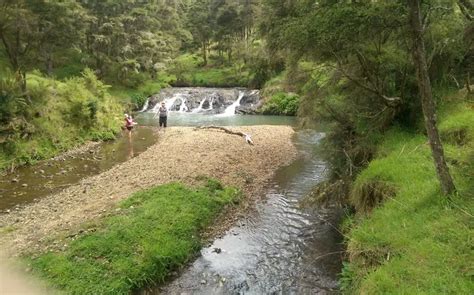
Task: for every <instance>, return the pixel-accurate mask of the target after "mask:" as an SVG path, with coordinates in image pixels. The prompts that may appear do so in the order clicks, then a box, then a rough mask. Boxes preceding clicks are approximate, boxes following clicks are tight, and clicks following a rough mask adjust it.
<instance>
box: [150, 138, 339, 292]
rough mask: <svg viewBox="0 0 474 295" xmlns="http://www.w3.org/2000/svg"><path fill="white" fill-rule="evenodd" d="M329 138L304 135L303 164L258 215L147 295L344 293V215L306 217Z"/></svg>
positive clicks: (277, 185)
mask: <svg viewBox="0 0 474 295" xmlns="http://www.w3.org/2000/svg"><path fill="white" fill-rule="evenodd" d="M322 136H323V134H322V133H318V132H315V131H299V132H298V133H297V134H296V136H295V144H296V145H297V147H298V150H299V153H300V158H299V159H298V160H296V161H295V162H293V163H292V164H291V165H289V166H287V167H284V168H282V169H280V170H279V171H278V172H277V173H276V175H275V177H274V178H273V179H272V181H271V188H270V190H269V191H268V192H267V193H266V196H265V198H264V199H263V201H261V202H259V203H258V204H257V206H256V208H255V210H254V211H253V212H251V213H250V214H249V215H248V216H246V217H245V218H242V219H241V220H239V221H238V223H237V224H236V225H235V226H234V227H232V228H231V229H230V230H229V231H228V232H227V233H226V234H225V235H224V236H223V237H221V238H218V239H216V240H215V241H214V242H213V243H212V245H210V246H208V247H206V248H203V249H202V250H201V256H200V257H199V258H198V259H197V260H196V261H195V262H194V263H192V264H191V265H190V266H189V267H188V268H187V269H185V270H184V272H183V273H182V274H181V275H180V276H179V277H177V278H176V279H175V280H174V281H172V282H171V283H170V284H169V285H168V286H166V287H164V288H156V289H151V290H145V291H142V294H161V293H164V294H331V293H336V292H337V289H338V284H337V274H338V273H339V272H340V268H341V254H340V253H341V246H340V241H341V237H340V235H339V233H338V231H337V230H336V227H335V226H334V225H336V224H337V223H338V219H339V216H338V212H337V210H335V209H324V210H323V209H320V210H319V211H317V212H314V211H313V212H305V211H304V210H302V209H300V207H299V200H300V199H301V198H302V197H304V196H305V195H306V194H307V193H308V192H309V191H310V190H311V188H312V187H313V186H314V185H315V184H317V183H318V182H320V181H321V180H323V179H324V175H325V169H326V166H325V164H324V162H322V161H321V159H320V158H319V157H318V156H317V154H316V153H315V152H314V150H313V149H314V146H315V145H316V144H317V142H318V141H319V140H320V139H321V138H322Z"/></svg>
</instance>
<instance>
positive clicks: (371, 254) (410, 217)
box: [342, 101, 474, 294]
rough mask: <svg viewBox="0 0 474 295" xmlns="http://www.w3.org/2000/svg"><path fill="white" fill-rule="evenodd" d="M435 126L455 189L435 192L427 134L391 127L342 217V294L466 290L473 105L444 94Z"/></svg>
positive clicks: (473, 193)
mask: <svg viewBox="0 0 474 295" xmlns="http://www.w3.org/2000/svg"><path fill="white" fill-rule="evenodd" d="M439 127H440V131H441V135H442V139H443V142H444V144H445V151H446V154H447V155H446V156H447V161H448V163H449V165H450V169H451V172H452V174H453V176H454V178H455V182H456V185H457V188H458V194H457V195H455V196H453V197H452V201H448V200H447V198H446V197H444V196H443V195H442V194H441V191H440V186H439V182H438V180H437V177H436V174H435V169H434V165H433V160H432V157H431V152H430V149H429V146H428V144H427V138H426V136H425V135H423V134H419V133H412V132H409V131H405V130H401V129H399V128H394V129H392V130H391V131H390V132H388V133H387V134H386V135H385V137H384V138H385V140H384V141H383V143H382V144H380V145H379V147H378V150H377V154H376V158H375V159H374V160H373V161H372V162H371V163H370V164H369V166H368V167H367V168H366V169H365V170H363V171H362V173H361V174H360V175H358V177H357V179H356V181H355V183H354V184H353V188H352V190H351V202H352V204H353V205H354V206H355V207H356V208H357V209H358V212H359V213H358V214H357V215H356V216H354V217H353V218H351V219H350V220H347V222H346V229H347V245H348V249H347V252H348V256H349V261H348V263H347V264H345V267H344V269H343V275H342V287H343V290H344V291H345V292H346V293H348V294H471V293H472V290H474V283H473V280H472V275H473V273H474V268H473V265H472V261H473V259H474V253H473V251H472V239H473V237H474V230H473V227H472V222H473V214H474V112H473V105H472V103H469V102H459V101H458V102H452V101H448V102H447V103H446V105H445V106H444V107H443V108H442V110H441V116H440V124H439Z"/></svg>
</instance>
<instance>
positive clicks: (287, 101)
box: [261, 92, 299, 116]
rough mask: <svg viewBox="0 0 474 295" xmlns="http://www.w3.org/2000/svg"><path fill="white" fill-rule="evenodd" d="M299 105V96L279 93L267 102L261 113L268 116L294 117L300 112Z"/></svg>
mask: <svg viewBox="0 0 474 295" xmlns="http://www.w3.org/2000/svg"><path fill="white" fill-rule="evenodd" d="M298 103H299V96H298V95H297V94H294V93H285V92H278V93H276V94H274V95H272V96H271V98H270V99H269V100H267V101H266V102H265V104H264V105H263V107H262V110H261V112H262V113H263V114H266V115H287V116H294V115H296V112H297V111H298Z"/></svg>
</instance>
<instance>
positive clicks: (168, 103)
mask: <svg viewBox="0 0 474 295" xmlns="http://www.w3.org/2000/svg"><path fill="white" fill-rule="evenodd" d="M177 99H178V97H177V95H173V96H172V97H171V98H166V99H165V100H163V101H164V103H165V107H166V108H167V109H168V111H169V110H171V108H172V107H173V105H174V103H175V102H176V100H177ZM160 106H161V102H158V103H157V104H156V105H155V106H154V107H153V109H152V110H151V111H152V112H153V113H158V111H159V109H160Z"/></svg>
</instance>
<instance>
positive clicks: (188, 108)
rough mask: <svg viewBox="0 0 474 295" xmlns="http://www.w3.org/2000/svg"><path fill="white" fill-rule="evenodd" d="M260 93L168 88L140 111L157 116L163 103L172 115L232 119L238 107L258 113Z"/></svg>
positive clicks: (148, 100)
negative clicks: (195, 114)
mask: <svg viewBox="0 0 474 295" xmlns="http://www.w3.org/2000/svg"><path fill="white" fill-rule="evenodd" d="M259 100H260V97H259V94H258V90H247V89H243V88H238V89H236V88H191V87H189V88H165V89H162V90H161V91H160V92H159V93H157V94H154V95H153V96H151V97H150V98H149V99H147V101H146V102H145V104H144V105H143V107H142V109H141V112H144V113H146V112H149V113H156V112H158V109H159V107H160V105H161V102H162V101H164V102H165V104H166V106H167V108H168V110H169V111H170V112H177V113H183V114H184V113H201V114H203V115H221V116H223V117H225V116H232V115H234V114H235V113H236V111H237V108H238V109H239V110H240V111H241V112H243V113H246V114H249V113H250V114H252V113H256V109H257V106H258V101H259Z"/></svg>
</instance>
